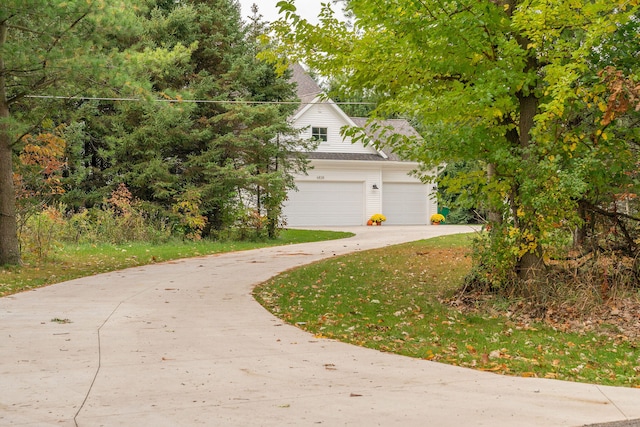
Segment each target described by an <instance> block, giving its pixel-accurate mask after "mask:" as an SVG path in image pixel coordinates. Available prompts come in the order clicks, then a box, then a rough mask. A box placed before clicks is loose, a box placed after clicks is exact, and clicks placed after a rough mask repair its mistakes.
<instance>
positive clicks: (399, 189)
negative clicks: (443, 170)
mask: <svg viewBox="0 0 640 427" xmlns="http://www.w3.org/2000/svg"><path fill="white" fill-rule="evenodd" d="M382 188H383V193H382V213H383V214H384V215H385V216H386V217H387V222H386V223H385V224H391V225H393V224H396V225H401V224H403V225H417V224H428V223H429V218H428V217H427V216H428V213H429V207H428V206H429V199H428V189H429V188H428V186H426V185H422V184H398V183H393V184H392V183H385V184H384V185H383V187H382Z"/></svg>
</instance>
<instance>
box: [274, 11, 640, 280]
mask: <svg viewBox="0 0 640 427" xmlns="http://www.w3.org/2000/svg"><path fill="white" fill-rule="evenodd" d="M344 3H345V7H346V10H347V12H348V13H347V15H348V16H351V17H352V21H351V22H349V23H347V22H341V21H339V20H338V19H336V18H335V16H334V13H333V11H332V10H331V7H330V6H329V5H325V7H324V9H323V11H322V13H321V16H320V20H319V23H318V24H317V25H314V24H311V23H310V22H309V21H307V20H305V19H303V18H302V17H300V16H299V15H298V14H297V11H296V7H295V2H294V1H293V0H285V1H281V2H279V3H278V5H279V7H280V11H281V16H282V18H281V19H280V20H279V21H278V22H276V23H274V25H273V28H274V31H275V33H276V35H277V36H276V40H277V41H278V43H279V44H278V47H277V49H274V50H273V51H272V52H271V53H270V59H271V60H273V61H276V62H277V61H280V62H281V63H283V64H284V63H286V62H287V61H292V60H300V61H303V62H305V63H306V64H308V65H309V66H310V67H312V68H314V69H316V70H318V71H319V72H321V73H322V74H324V75H326V76H328V77H329V78H333V77H335V78H333V79H332V81H335V82H339V83H340V84H341V88H338V89H341V91H342V92H344V93H349V92H352V93H353V91H354V90H357V91H360V92H362V93H366V94H368V95H369V96H370V97H371V98H373V99H378V100H379V102H378V105H377V108H376V109H375V111H374V112H373V114H372V118H376V117H387V116H389V115H404V116H405V117H408V118H409V119H411V120H414V121H415V122H417V123H418V124H419V125H420V126H419V127H420V129H422V130H423V137H424V139H423V141H416V140H407V139H403V138H401V137H398V136H393V135H390V138H389V141H388V143H389V144H393V146H394V147H395V149H396V150H397V151H399V152H401V153H403V154H404V155H405V156H406V157H408V158H411V159H414V160H418V161H420V162H422V164H423V165H424V166H425V168H424V171H427V170H429V169H431V167H433V166H436V165H441V164H444V163H448V162H458V161H473V162H477V163H478V164H479V165H481V166H482V168H484V170H485V171H486V173H485V174H484V175H479V174H465V175H464V177H466V178H468V179H470V180H471V181H469V182H466V183H460V184H458V185H456V186H455V187H457V188H465V189H466V191H468V192H471V193H472V194H467V195H466V196H467V197H465V200H467V201H468V199H469V197H471V198H473V200H475V203H476V204H477V205H482V206H483V207H484V208H485V209H486V210H487V211H489V212H490V215H489V218H488V220H489V224H488V227H487V228H490V229H491V230H492V231H491V233H490V234H489V237H487V238H486V239H484V240H483V241H482V242H481V243H479V244H478V247H477V248H478V250H477V251H476V264H475V268H476V269H475V277H474V280H475V282H476V283H477V284H480V285H482V286H490V287H502V286H505V285H513V284H516V283H518V282H520V281H528V280H536V279H539V278H540V276H544V272H545V271H546V268H547V267H548V266H549V265H550V262H549V261H550V260H551V259H552V258H557V257H563V256H566V250H568V249H569V246H568V245H566V244H565V243H566V242H567V237H568V236H571V235H574V236H575V237H576V239H575V242H576V244H577V245H578V247H579V249H581V250H583V251H587V250H593V249H594V248H598V250H605V248H606V250H622V251H623V252H624V254H625V255H628V256H630V257H631V258H634V257H635V256H636V255H637V242H636V239H637V238H638V237H639V236H640V235H638V233H637V229H638V227H637V224H638V220H639V219H640V218H639V217H638V216H637V210H636V209H635V207H634V206H633V205H634V203H633V202H634V201H635V194H637V190H638V188H637V185H638V181H637V162H636V159H637V153H638V131H637V123H638V118H639V115H638V108H639V106H640V104H639V100H638V97H637V93H638V81H639V79H640V70H639V64H640V61H638V55H639V49H638V46H639V45H640V43H639V41H640V40H639V38H638V34H639V33H638V28H639V25H640V19H639V18H640V15H639V14H638V7H639V6H638V1H636V0H614V1H610V0H606V1H605V0H572V1H564V0H563V1H559V0H558V1H549V0H460V1H448V2H443V1H430V0H392V1H384V2H381V1H379V0H349V1H346V2H344ZM292 30H293V31H292ZM346 132H348V133H350V134H352V135H357V134H358V132H359V131H358V130H357V129H351V130H346ZM461 179H462V178H461ZM621 202H625V203H626V204H625V207H626V208H628V210H627V211H625V213H624V215H623V214H622V212H621ZM610 227H613V228H615V230H616V233H617V234H615V236H616V238H613V239H610V238H609V239H608V240H607V238H605V239H604V240H603V237H605V236H603V232H604V231H606V230H608V229H609V228H610ZM618 237H620V238H618ZM605 240H606V241H605ZM563 251H565V252H563Z"/></svg>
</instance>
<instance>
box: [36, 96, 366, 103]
mask: <svg viewBox="0 0 640 427" xmlns="http://www.w3.org/2000/svg"><path fill="white" fill-rule="evenodd" d="M25 98H35V99H64V100H79V101H126V102H142V101H144V99H141V98H118V97H97V96H59V95H57V96H56V95H27V96H25ZM152 101H154V102H168V103H172V104H180V103H192V104H194V103H195V104H245V105H249V104H256V105H260V104H273V105H293V104H301V105H316V104H326V102H324V101H318V102H299V101H233V100H222V99H221V100H216V99H159V98H156V99H153V100H152ZM333 103H334V104H337V105H376V104H375V103H373V102H348V101H344V102H333Z"/></svg>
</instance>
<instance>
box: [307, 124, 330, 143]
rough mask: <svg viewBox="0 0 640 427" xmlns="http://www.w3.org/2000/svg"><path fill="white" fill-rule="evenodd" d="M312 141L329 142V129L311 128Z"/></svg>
mask: <svg viewBox="0 0 640 427" xmlns="http://www.w3.org/2000/svg"><path fill="white" fill-rule="evenodd" d="M311 139H315V140H318V141H326V140H327V128H314V127H312V128H311Z"/></svg>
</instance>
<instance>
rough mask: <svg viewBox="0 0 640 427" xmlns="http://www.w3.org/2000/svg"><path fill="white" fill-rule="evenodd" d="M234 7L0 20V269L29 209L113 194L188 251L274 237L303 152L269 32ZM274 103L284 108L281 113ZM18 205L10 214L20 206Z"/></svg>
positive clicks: (12, 11)
mask: <svg viewBox="0 0 640 427" xmlns="http://www.w3.org/2000/svg"><path fill="white" fill-rule="evenodd" d="M254 12H255V16H254V17H253V18H252V20H251V22H250V23H249V24H247V23H244V22H243V21H242V19H241V18H240V7H239V4H238V2H237V1H235V0H189V1H179V2H173V1H164V0H163V1H155V0H139V1H129V2H123V1H120V0H88V1H87V0H81V1H62V0H60V1H53V2H52V1H40V0H33V1H28V2H24V1H13V0H9V2H8V3H7V2H5V3H3V6H2V8H1V10H0V116H1V117H0V159H1V160H0V162H1V163H0V264H5V263H19V262H20V248H19V240H18V231H19V227H20V224H21V222H20V221H24V220H25V218H26V217H27V216H28V214H29V210H30V209H31V210H32V209H39V208H41V207H42V206H44V205H47V204H52V203H57V202H63V203H64V204H65V206H66V207H67V208H68V209H69V210H70V211H71V212H78V211H81V210H83V209H92V208H96V207H100V206H105V205H108V204H109V202H108V200H111V199H113V196H112V194H114V193H116V194H123V195H126V197H127V198H131V200H136V201H138V202H139V203H142V204H144V206H145V209H146V211H147V214H148V215H155V216H157V217H160V218H165V220H164V221H167V222H168V226H169V227H170V228H171V229H174V230H175V231H176V232H177V233H182V234H183V235H184V236H186V237H188V238H199V237H201V236H207V235H215V234H216V233H218V232H220V231H223V230H225V229H228V228H230V227H237V226H239V225H240V226H244V227H248V228H253V229H254V231H255V230H257V229H260V230H262V231H260V233H265V235H267V234H268V235H269V236H271V237H273V236H275V235H276V233H277V230H278V229H279V227H280V226H281V221H280V206H281V204H282V202H283V200H284V198H285V197H286V192H287V190H288V189H289V188H291V187H292V186H293V179H292V175H291V174H292V173H293V172H295V171H299V170H304V168H305V165H306V161H305V159H304V157H303V156H302V155H301V154H300V153H301V151H303V150H302V148H304V146H305V144H306V142H304V141H301V140H300V139H299V138H297V131H295V130H294V129H292V128H291V127H290V125H289V123H288V122H287V118H288V116H289V115H290V114H291V112H292V111H293V110H294V109H295V108H296V105H295V103H292V102H291V101H294V100H295V90H294V87H293V85H292V84H290V83H289V82H288V79H287V76H286V75H284V76H283V75H280V74H277V73H276V72H275V69H274V67H273V66H271V65H269V64H267V63H266V62H264V61H260V60H258V59H257V58H256V54H257V53H258V51H259V50H261V49H262V46H261V45H260V44H259V43H258V38H259V37H261V36H262V35H263V33H264V32H265V31H267V29H266V26H265V24H263V23H262V22H261V21H260V18H259V15H258V14H257V10H255V11H254ZM280 101H287V102H286V103H280ZM16 197H17V202H18V203H17V205H16Z"/></svg>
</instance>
